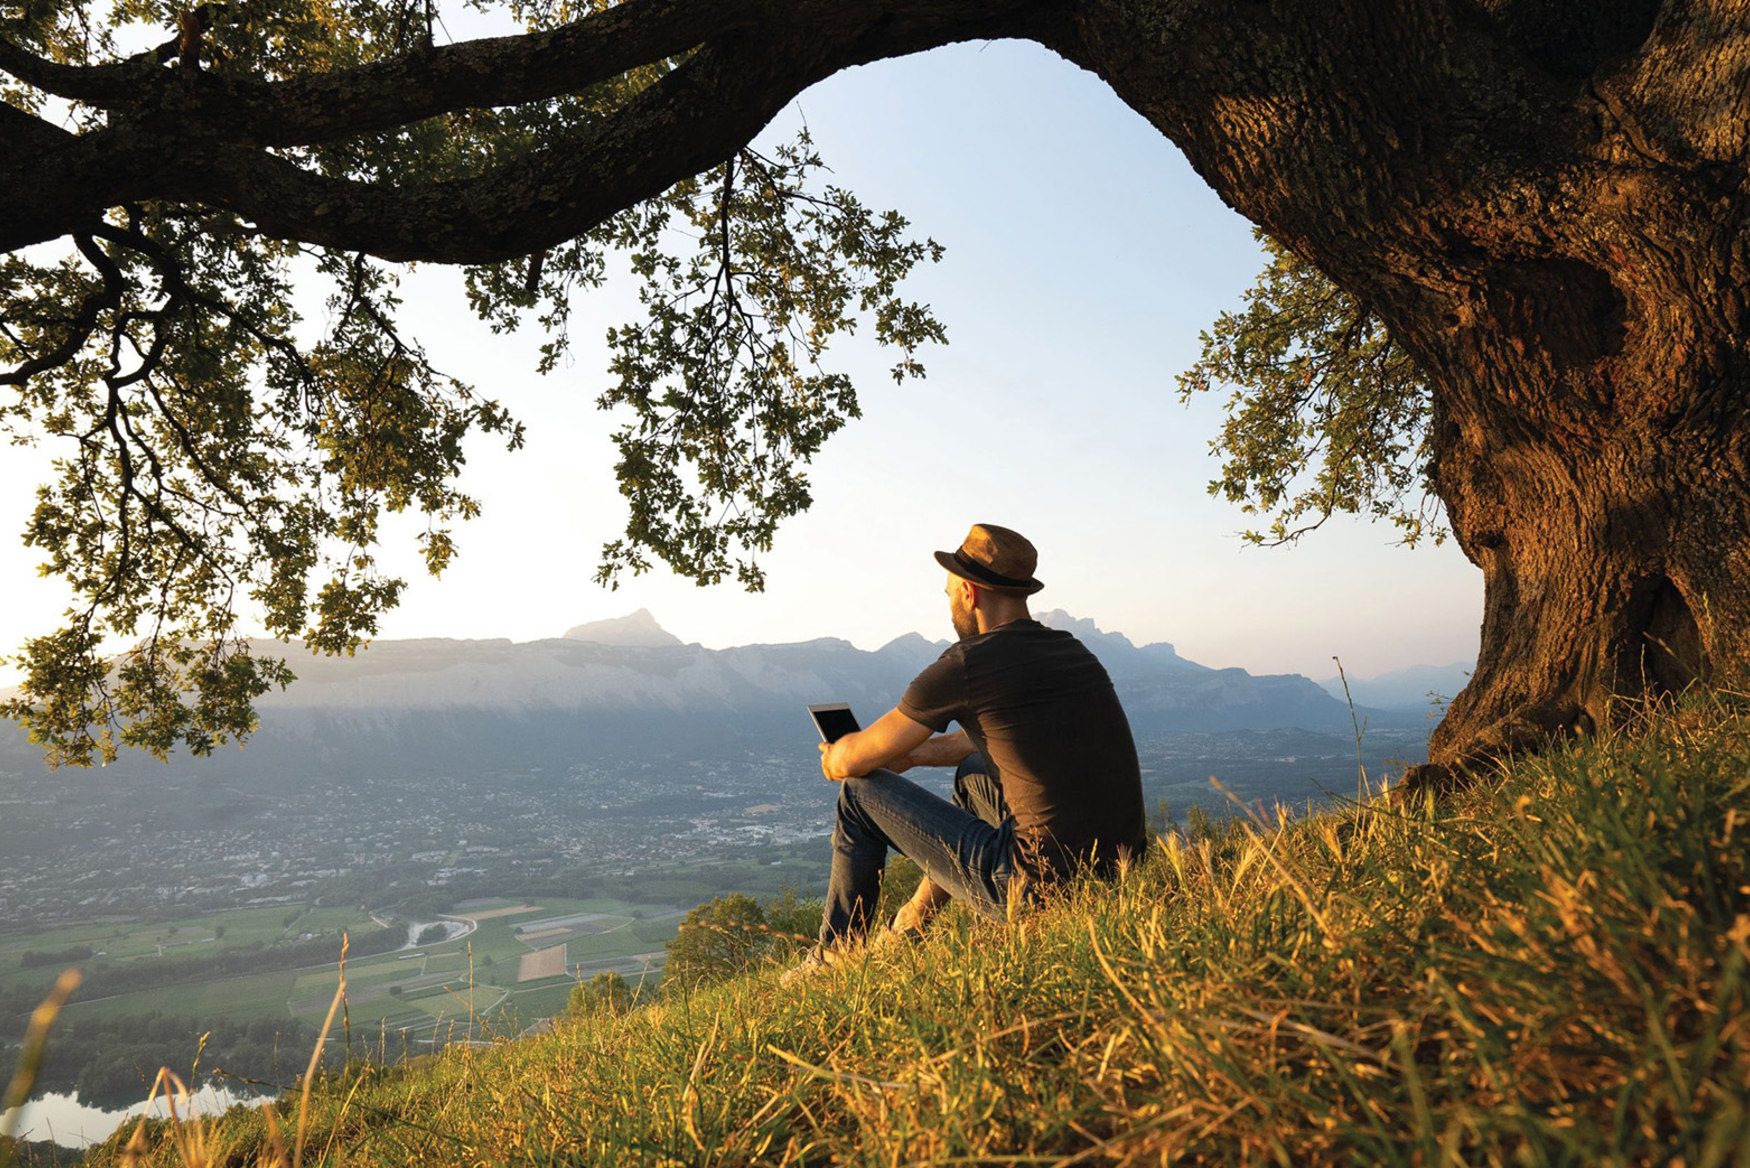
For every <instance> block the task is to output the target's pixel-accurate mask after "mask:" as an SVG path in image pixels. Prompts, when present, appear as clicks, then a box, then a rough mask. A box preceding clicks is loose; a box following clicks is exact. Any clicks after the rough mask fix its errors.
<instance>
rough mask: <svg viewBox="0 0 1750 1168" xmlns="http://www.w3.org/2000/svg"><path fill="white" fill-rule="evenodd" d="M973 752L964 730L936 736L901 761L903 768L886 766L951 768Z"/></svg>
mask: <svg viewBox="0 0 1750 1168" xmlns="http://www.w3.org/2000/svg"><path fill="white" fill-rule="evenodd" d="M972 750H973V747H972V739H971V738H970V737H969V736H968V735H967V733H966V731H964V730H956V731H954V733H952V734H938V735H936V736H935V737H934V738H932V739H930V740H929V741H927V742H925V743H923V744H922V745H920V746H918V747H916V748H915V749H913V750H912V752H911V755H910V756H909V757H908V758H906V759H903V760H901V761H903V762H904V763H905V766H904V767H900V766H895V765H894V764H893V763H889V764H888V765H889V766H891V767H893V769H894V770H896V771H897V770H904V769H909V768H911V767H914V766H928V767H951V766H959V765H960V764H961V763H962V762H964V761H966V756H967V755H969V754H971V753H972Z"/></svg>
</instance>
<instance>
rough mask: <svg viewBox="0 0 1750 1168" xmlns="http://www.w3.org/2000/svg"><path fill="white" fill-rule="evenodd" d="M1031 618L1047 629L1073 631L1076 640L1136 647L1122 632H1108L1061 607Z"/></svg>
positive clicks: (1128, 647) (1129, 647)
mask: <svg viewBox="0 0 1750 1168" xmlns="http://www.w3.org/2000/svg"><path fill="white" fill-rule="evenodd" d="M1033 619H1035V620H1037V621H1038V622H1039V623H1040V624H1042V625H1044V626H1045V627H1046V628H1048V629H1061V630H1062V631H1063V632H1066V633H1073V634H1074V635H1075V637H1076V639H1077V640H1080V641H1083V642H1086V641H1095V642H1099V643H1103V644H1120V643H1121V644H1122V645H1123V647H1124V648H1126V649H1134V648H1136V644H1135V642H1133V641H1132V640H1131V639H1130V638H1129V637H1127V636H1125V635H1124V634H1123V633H1108V632H1106V631H1105V630H1103V629H1101V628H1100V626H1099V625H1097V624H1095V623H1094V622H1093V621H1092V620H1089V619H1087V618H1086V617H1083V618H1080V619H1078V618H1076V617H1073V616H1071V615H1070V614H1069V613H1067V612H1065V611H1063V609H1061V608H1054V609H1052V610H1051V611H1049V612H1042V613H1040V614H1039V615H1038V616H1036V617H1034V618H1033Z"/></svg>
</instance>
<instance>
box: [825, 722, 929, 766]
mask: <svg viewBox="0 0 1750 1168" xmlns="http://www.w3.org/2000/svg"><path fill="white" fill-rule="evenodd" d="M929 736H930V728H929V727H928V726H925V725H923V724H922V723H920V722H914V721H912V720H911V719H910V718H908V717H907V716H906V715H904V714H902V713H900V712H899V711H898V710H897V709H894V710H889V711H887V713H885V714H883V715H881V718H880V720H879V721H877V722H876V723H875V724H874V725H873V726H870V727H869V728H868V729H867V730H858V731H857V732H856V733H854V734H847V735H845V736H844V737H843V738H841V739H839V740H838V741H837V742H830V743H829V742H823V743H821V744H820V770H821V773H822V774H824V775H825V776H826V777H827V778H829V779H831V780H832V781H833V782H835V783H836V782H839V781H841V780H843V779H847V778H850V777H851V776H852V775H866V774H868V773H869V772H870V771H872V770H877V769H879V768H881V767H885V766H892V765H893V764H894V763H896V762H900V763H903V761H904V760H905V759H907V758H909V757H910V755H911V753H912V751H913V750H915V749H916V748H917V747H919V746H922V745H923V744H924V741H925V740H926V739H928V738H929Z"/></svg>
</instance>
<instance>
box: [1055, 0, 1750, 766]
mask: <svg viewBox="0 0 1750 1168" xmlns="http://www.w3.org/2000/svg"><path fill="white" fill-rule="evenodd" d="M1236 13H1243V15H1240V14H1236ZM1540 21H1541V23H1540ZM1540 28H1549V29H1554V30H1558V31H1556V32H1552V33H1550V34H1548V35H1547V36H1545V37H1544V38H1543V39H1542V40H1540V39H1539V37H1538V36H1537V35H1536V32H1537V30H1538V29H1540ZM1564 28H1565V29H1566V30H1567V35H1566V36H1565V37H1564V36H1563V35H1561V34H1560V32H1559V30H1561V29H1564ZM1528 29H1529V30H1531V31H1529V32H1528V31H1527V30H1528ZM1588 32H1589V34H1590V35H1589V36H1587V35H1579V34H1580V33H1588ZM1145 34H1147V35H1145ZM1057 47H1059V49H1060V51H1062V52H1064V54H1065V55H1066V56H1069V57H1071V58H1072V59H1075V60H1078V61H1080V62H1082V63H1083V64H1085V65H1087V66H1088V67H1090V68H1092V69H1094V70H1096V71H1097V72H1099V73H1100V74H1101V75H1102V76H1103V77H1106V78H1107V80H1109V81H1110V82H1111V83H1112V85H1113V87H1114V88H1115V89H1116V90H1117V91H1118V92H1119V94H1120V95H1121V96H1123V97H1124V99H1125V100H1126V101H1127V102H1128V103H1129V104H1130V105H1132V106H1133V107H1135V108H1136V109H1138V110H1139V111H1141V112H1142V113H1143V114H1144V115H1145V116H1147V117H1148V118H1149V119H1150V120H1151V121H1153V122H1154V123H1155V125H1156V126H1158V127H1159V128H1160V129H1161V131H1162V132H1163V133H1165V134H1166V135H1167V136H1168V137H1170V138H1172V139H1173V140H1174V141H1175V142H1177V143H1179V145H1180V146H1181V147H1183V148H1184V149H1185V151H1186V153H1187V154H1188V155H1189V156H1190V158H1191V161H1192V163H1193V165H1195V166H1196V167H1197V168H1198V170H1199V171H1200V172H1201V173H1202V174H1203V175H1204V177H1205V178H1206V179H1208V180H1209V182H1210V183H1211V184H1212V185H1213V186H1214V187H1215V189H1216V190H1217V191H1218V192H1220V193H1221V194H1222V196H1223V197H1224V198H1226V199H1227V200H1228V201H1229V202H1230V203H1231V204H1233V205H1234V206H1235V207H1237V208H1238V209H1239V210H1240V211H1241V212H1242V213H1244V214H1245V215H1246V216H1247V217H1248V218H1251V219H1252V220H1254V221H1255V222H1258V223H1260V224H1262V225H1263V226H1264V227H1265V228H1266V229H1267V230H1268V231H1270V233H1271V234H1272V235H1273V236H1275V237H1276V238H1277V239H1279V240H1282V241H1283V242H1285V243H1287V244H1288V245H1289V246H1290V247H1292V248H1293V249H1295V250H1296V251H1297V252H1299V253H1300V254H1301V255H1303V256H1304V257H1305V258H1307V259H1309V260H1311V261H1312V262H1313V263H1314V264H1316V265H1317V266H1319V267H1320V268H1321V269H1323V270H1324V271H1325V272H1327V273H1328V274H1329V275H1330V276H1331V277H1332V278H1333V279H1334V280H1335V281H1336V282H1337V283H1338V284H1339V285H1341V286H1342V287H1344V288H1345V289H1346V290H1347V291H1349V292H1351V293H1353V294H1354V295H1356V296H1357V297H1358V298H1360V299H1361V300H1362V301H1363V302H1364V303H1366V304H1368V305H1370V306H1371V307H1372V308H1373V309H1374V310H1375V311H1377V312H1379V313H1380V314H1381V315H1382V316H1383V317H1384V318H1385V320H1386V322H1387V324H1388V325H1389V326H1390V328H1391V329H1392V332H1393V334H1394V336H1395V337H1397V339H1398V340H1399V341H1400V342H1401V343H1402V344H1404V345H1405V347H1406V348H1408V349H1409V350H1410V351H1411V352H1412V353H1413V354H1414V355H1415V356H1416V357H1417V358H1418V360H1419V362H1420V363H1421V365H1422V366H1423V368H1424V369H1425V370H1426V372H1427V373H1428V374H1429V377H1430V381H1431V386H1432V391H1433V406H1434V426H1435V434H1434V438H1435V443H1434V448H1435V465H1434V467H1433V472H1434V473H1433V481H1434V484H1435V487H1436V490H1437V492H1438V494H1439V495H1440V497H1441V498H1442V500H1443V501H1444V502H1445V503H1446V506H1447V509H1448V513H1449V515H1450V518H1451V522H1452V527H1453V531H1454V534H1455V536H1456V537H1457V540H1458V542H1459V545H1460V547H1461V548H1462V549H1463V550H1464V552H1465V554H1466V555H1467V556H1468V557H1469V558H1470V559H1471V560H1472V562H1474V563H1475V564H1476V565H1477V566H1478V567H1479V568H1481V569H1482V572H1483V580H1484V588H1485V604H1484V617H1483V626H1482V637H1481V644H1480V647H1479V655H1478V663H1477V669H1476V672H1475V674H1474V675H1473V677H1472V679H1471V681H1470V684H1469V685H1468V686H1466V688H1465V689H1464V691H1463V692H1462V693H1461V694H1460V695H1459V696H1458V698H1457V699H1456V700H1455V701H1454V702H1453V703H1452V705H1451V707H1450V709H1449V710H1448V713H1447V716H1446V718H1445V720H1444V721H1443V722H1442V723H1441V725H1440V726H1439V728H1438V729H1437V730H1436V732H1435V734H1434V737H1433V741H1432V743H1431V744H1430V751H1429V753H1430V763H1431V765H1430V766H1429V767H1424V768H1419V769H1418V771H1416V772H1415V773H1413V775H1412V780H1413V781H1414V782H1443V781H1447V780H1450V779H1451V778H1454V777H1456V775H1457V774H1458V772H1459V770H1460V769H1461V768H1463V767H1464V766H1465V765H1466V764H1470V763H1475V762H1477V761H1479V760H1481V759H1484V758H1489V757H1495V756H1499V755H1500V754H1502V753H1505V752H1510V751H1513V750H1517V749H1521V748H1525V747H1530V746H1534V745H1536V744H1539V743H1541V742H1544V741H1546V740H1548V739H1549V738H1550V737H1552V736H1562V735H1566V734H1570V733H1575V732H1583V731H1586V730H1588V729H1590V728H1592V727H1594V726H1597V725H1599V724H1602V723H1603V722H1604V721H1606V720H1607V719H1608V718H1609V716H1610V710H1611V705H1612V702H1613V700H1614V699H1616V698H1619V697H1623V696H1629V697H1634V696H1639V695H1645V694H1664V693H1670V692H1672V691H1675V690H1679V689H1681V688H1683V687H1684V686H1685V685H1687V684H1688V683H1689V682H1691V681H1693V680H1695V679H1697V678H1701V677H1710V678H1715V679H1723V678H1726V677H1733V676H1741V675H1742V674H1743V673H1744V672H1745V671H1746V668H1747V667H1750V465H1747V461H1746V460H1747V458H1750V433H1747V429H1750V426H1747V416H1750V411H1747V404H1750V231H1747V225H1750V189H1747V184H1746V156H1747V153H1750V5H1746V4H1744V3H1742V2H1727V0H1720V2H1716V3H1711V4H1710V3H1705V2H1704V3H1692V4H1677V3H1672V4H1666V5H1663V6H1660V5H1657V4H1648V3H1623V4H1619V5H1616V6H1610V5H1603V6H1599V7H1597V8H1595V9H1582V8H1580V7H1578V6H1567V5H1564V4H1559V3H1544V4H1531V3H1521V4H1505V3H1503V4H1496V5H1477V6H1474V7H1473V6H1465V5H1455V4H1440V3H1421V4H1414V3H1371V2H1365V3H1362V2H1349V3H1343V2H1334V0H1327V2H1325V3H1320V4H1318V5H1311V4H1308V5H1286V4H1273V5H1264V4H1259V5H1241V4H1233V5H1220V6H1217V5H1208V6H1202V5H1195V4H1171V3H1152V4H1141V3H1124V2H1122V0H1090V2H1088V3H1085V4H1083V5H1081V6H1080V8H1079V10H1078V20H1077V22H1076V26H1075V35H1074V37H1073V38H1072V39H1071V40H1069V41H1066V42H1064V43H1061V44H1059V45H1058V46H1057Z"/></svg>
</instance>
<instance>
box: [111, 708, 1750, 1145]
mask: <svg viewBox="0 0 1750 1168" xmlns="http://www.w3.org/2000/svg"><path fill="white" fill-rule="evenodd" d="M1746 832H1750V717H1747V716H1746V715H1745V714H1743V713H1740V712H1735V711H1733V710H1731V709H1728V708H1726V706H1725V705H1724V704H1723V701H1722V700H1720V699H1711V700H1709V701H1708V702H1706V703H1699V702H1698V703H1695V704H1692V705H1690V706H1686V707H1684V708H1682V709H1680V710H1676V711H1669V710H1668V711H1663V712H1660V713H1657V714H1654V715H1648V716H1644V717H1642V718H1640V719H1638V720H1636V721H1635V723H1634V724H1633V725H1632V726H1630V727H1629V728H1628V729H1625V730H1622V731H1619V732H1615V733H1613V734H1611V735H1609V736H1607V737H1605V738H1603V739H1601V740H1599V741H1595V742H1592V743H1589V744H1586V745H1584V746H1578V747H1572V748H1564V749H1560V750H1557V751H1555V752H1553V753H1551V754H1550V755H1548V756H1547V757H1542V758H1538V759H1531V760H1525V761H1523V762H1521V763H1519V764H1517V765H1516V766H1515V767H1513V768H1512V770H1511V771H1510V772H1507V773H1504V774H1502V775H1500V776H1497V777H1495V778H1493V779H1491V780H1488V781H1485V782H1483V783H1481V784H1480V785H1479V786H1478V787H1477V788H1476V789H1475V790H1474V791H1472V792H1471V793H1469V794H1467V795H1465V796H1463V797H1460V798H1457V799H1454V800H1452V801H1450V802H1447V803H1444V804H1439V805H1436V804H1433V803H1431V802H1427V803H1422V804H1420V805H1417V806H1411V807H1393V806H1390V805H1388V804H1387V803H1385V802H1383V801H1372V802H1369V803H1367V804H1365V805H1363V806H1355V807H1350V808H1347V809H1344V810H1340V811H1337V812H1333V813H1327V814H1321V815H1318V816H1315V817H1312V818H1309V819H1306V820H1304V821H1301V822H1294V823H1290V824H1289V825H1287V826H1286V827H1285V828H1284V829H1283V830H1280V831H1265V830H1262V828H1261V826H1258V827H1248V828H1244V829H1240V830H1235V831H1233V832H1230V833H1229V834H1228V835H1227V836H1226V837H1225V838H1222V839H1219V840H1214V841H1205V842H1203V843H1201V844H1199V845H1197V846H1186V845H1183V844H1173V843H1169V844H1168V845H1167V846H1166V847H1164V848H1163V849H1161V850H1159V851H1158V852H1157V853H1156V854H1155V855H1154V856H1153V857H1152V858H1151V859H1150V861H1149V862H1148V863H1147V864H1146V866H1144V867H1143V868H1142V869H1141V870H1139V871H1137V872H1134V873H1132V874H1131V876H1130V877H1129V879H1128V880H1127V881H1125V882H1124V883H1123V884H1122V885H1121V886H1119V887H1116V888H1111V887H1102V886H1089V887H1085V888H1081V889H1079V890H1077V891H1075V892H1074V893H1073V894H1071V895H1069V896H1067V897H1065V898H1064V899H1063V900H1061V901H1060V902H1058V903H1056V904H1054V905H1052V906H1050V907H1049V908H1048V909H1046V910H1044V911H1041V912H1038V913H1035V914H1032V915H1029V916H1026V917H1023V918H1021V919H1018V920H1016V921H1014V922H1012V923H1011V924H1010V925H1008V926H1007V927H1003V926H999V925H991V924H986V923H982V922H976V921H972V920H968V919H965V918H963V917H958V916H951V917H950V918H949V920H948V923H947V926H946V927H945V928H943V929H942V930H940V931H939V932H938V933H937V934H936V935H934V936H933V937H932V939H931V940H930V941H929V942H928V943H926V944H922V945H919V946H915V947H912V948H909V949H907V950H904V951H902V952H900V953H897V954H895V955H893V956H891V957H888V958H882V959H876V960H872V961H869V962H866V963H863V964H861V965H858V966H856V967H852V968H847V969H842V970H835V971H833V972H832V973H831V974H829V975H826V976H823V977H821V978H819V979H817V980H816V981H814V982H813V983H811V984H809V985H808V986H807V987H806V988H805V989H802V990H800V991H796V992H786V991H782V990H779V989H778V987H777V976H776V975H777V971H776V970H775V969H772V970H766V971H762V972H759V973H757V974H755V975H754V976H751V977H748V978H746V979H743V980H740V981H737V982H734V983H731V984H727V985H724V986H720V987H717V988H716V989H713V990H710V991H706V992H702V993H699V994H697V995H695V996H693V997H691V998H690V999H687V1000H681V1001H671V1002H665V1003H663V1004H660V1005H658V1006H656V1007H653V1008H648V1009H644V1010H640V1011H636V1012H634V1013H632V1014H631V1015H628V1016H625V1017H621V1018H611V1017H610V1018H602V1019H599V1020H596V1021H591V1022H583V1023H577V1024H569V1025H566V1026H564V1027H562V1028H561V1029H559V1030H558V1031H557V1032H555V1033H552V1034H550V1035H546V1036H543V1037H540V1038H537V1039H529V1040H522V1041H515V1042H505V1043H502V1044H499V1045H496V1046H492V1047H487V1048H480V1049H475V1050H465V1051H454V1052H451V1053H449V1054H447V1055H445V1056H442V1057H440V1058H438V1059H436V1060H434V1061H430V1062H428V1063H425V1064H424V1065H418V1066H407V1067H401V1068H395V1069H392V1070H390V1071H386V1072H385V1071H366V1072H360V1073H359V1075H358V1076H356V1077H354V1078H351V1079H348V1078H345V1077H341V1076H336V1077H333V1078H330V1079H327V1080H324V1081H322V1082H320V1083H319V1084H318V1085H317V1087H316V1091H315V1093H314V1097H313V1102H312V1105H311V1111H310V1115H309V1130H308V1135H307V1138H306V1141H305V1148H304V1151H303V1153H302V1161H303V1162H304V1163H307V1164H308V1163H323V1164H336V1165H339V1164H348V1165H351V1164H373V1165H374V1164H384V1165H388V1164H394V1165H402V1164H410V1163H457V1164H461V1163H467V1164H474V1163H479V1164H493V1163H506V1162H522V1161H537V1162H542V1163H549V1162H551V1163H565V1164H573V1163H575V1164H585V1163H590V1164H594V1163H600V1164H613V1165H620V1164H626V1163H683V1164H744V1163H755V1162H758V1163H802V1162H806V1163H829V1162H835V1163H836V1162H843V1163H853V1164H871V1165H873V1164H901V1163H927V1164H949V1163H979V1164H1011V1163H1013V1164H1034V1163H1039V1164H1049V1163H1114V1162H1122V1163H1131V1162H1135V1163H1157V1162H1164V1161H1168V1160H1170V1161H1171V1162H1173V1163H1256V1164H1295V1165H1305V1164H1350V1163H1355V1162H1367V1163H1403V1164H1422V1165H1434V1164H1459V1163H1462V1164H1574V1165H1596V1164H1653V1163H1663V1164H1682V1165H1686V1166H1690V1168H1695V1166H1700V1165H1734V1166H1738V1168H1742V1166H1745V1165H1750V1014H1747V1012H1746V1009H1745V1005H1746V995H1747V967H1750V861H1747V858H1746V857H1747V849H1746V842H1747V839H1746ZM279 1111H280V1118H279V1122H278V1125H277V1126H278V1128H279V1136H278V1137H277V1139H278V1140H279V1141H280V1142H281V1143H283V1145H284V1148H285V1157H286V1160H287V1161H288V1162H289V1161H290V1160H291V1159H292V1158H294V1156H295V1145H296V1139H295V1134H294V1129H295V1128H296V1124H297V1113H298V1109H297V1103H296V1101H295V1100H292V1101H289V1102H286V1103H283V1104H282V1105H281V1106H280V1109H279ZM177 1134H178V1133H176V1132H175V1131H173V1130H172V1129H170V1128H168V1127H160V1128H156V1129H152V1130H150V1131H148V1133H147V1136H146V1139H145V1140H144V1147H143V1149H142V1150H143V1151H145V1152H146V1153H147V1154H148V1155H149V1162H152V1163H179V1162H181V1159H180V1158H179V1157H180V1156H181V1155H186V1153H180V1154H179V1153H178V1152H177V1150H176V1149H175V1147H174V1146H173V1141H172V1138H171V1137H172V1136H174V1135H177ZM195 1134H199V1135H201V1136H203V1137H204V1138H205V1140H206V1141H207V1147H208V1150H209V1151H212V1152H216V1153H217V1158H218V1159H220V1160H222V1161H225V1162H230V1163H241V1164H253V1163H256V1162H258V1161H261V1160H271V1159H273V1158H274V1157H275V1156H276V1154H277V1153H276V1152H275V1143H276V1137H274V1136H273V1135H271V1134H270V1133H269V1131H268V1127H267V1125H266V1122H265V1120H264V1117H263V1116H262V1115H261V1113H259V1112H256V1113H251V1114H242V1113H239V1114H237V1115H235V1116H233V1117H231V1118H226V1119H223V1120H220V1121H217V1122H216V1123H214V1124H212V1125H210V1127H209V1128H208V1129H206V1130H204V1131H201V1132H199V1133H196V1132H192V1131H188V1130H184V1131H182V1132H181V1133H180V1135H181V1136H182V1137H183V1139H184V1140H185V1141H186V1140H187V1139H188V1138H189V1137H191V1136H193V1135H195ZM128 1135H129V1132H128V1131H126V1130H124V1131H123V1132H122V1133H121V1134H120V1135H119V1136H118V1137H117V1140H116V1141H115V1142H114V1145H112V1146H111V1148H109V1149H107V1150H106V1151H105V1152H104V1153H101V1154H99V1155H98V1156H96V1157H94V1160H95V1161H96V1162H100V1163H112V1162H117V1156H116V1152H117V1147H116V1146H115V1145H119V1144H120V1143H121V1142H122V1141H123V1140H125V1139H126V1138H127V1136H128Z"/></svg>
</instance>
